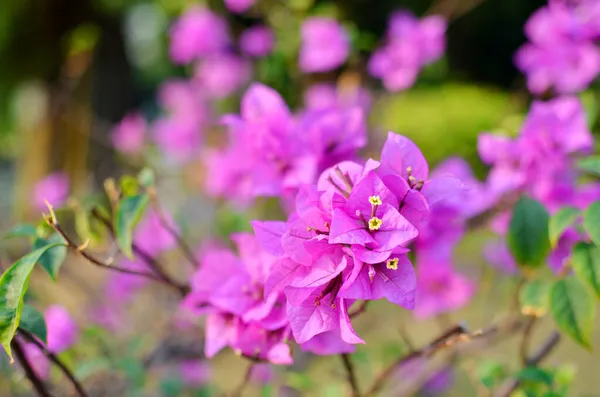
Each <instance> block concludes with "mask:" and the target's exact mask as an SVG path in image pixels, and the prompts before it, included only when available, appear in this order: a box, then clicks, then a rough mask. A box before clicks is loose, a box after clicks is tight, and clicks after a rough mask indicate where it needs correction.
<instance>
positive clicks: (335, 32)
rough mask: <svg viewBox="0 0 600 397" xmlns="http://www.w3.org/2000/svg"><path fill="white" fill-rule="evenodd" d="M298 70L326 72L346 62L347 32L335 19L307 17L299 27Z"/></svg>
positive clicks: (348, 50)
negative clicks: (300, 42) (300, 41)
mask: <svg viewBox="0 0 600 397" xmlns="http://www.w3.org/2000/svg"><path fill="white" fill-rule="evenodd" d="M301 37H302V45H301V47H300V58H299V63H300V70H302V71H303V72H306V73H314V72H328V71H330V70H333V69H335V68H337V67H339V66H341V65H342V64H343V63H344V62H346V58H348V54H349V53H350V38H349V37H348V32H347V31H346V29H345V28H344V27H342V25H340V24H339V22H337V21H336V20H335V19H332V18H324V17H311V18H307V19H306V20H305V21H304V23H303V24H302V29H301Z"/></svg>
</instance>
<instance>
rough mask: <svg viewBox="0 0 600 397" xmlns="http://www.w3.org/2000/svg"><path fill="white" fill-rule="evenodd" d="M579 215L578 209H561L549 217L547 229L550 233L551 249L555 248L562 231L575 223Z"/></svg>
mask: <svg viewBox="0 0 600 397" xmlns="http://www.w3.org/2000/svg"><path fill="white" fill-rule="evenodd" d="M580 213H581V212H580V211H579V209H578V208H575V207H563V208H561V209H560V210H558V212H557V213H556V214H554V215H552V217H550V224H549V226H548V229H549V233H550V243H551V244H552V246H553V247H554V246H556V244H557V243H558V239H559V238H560V236H562V234H563V233H564V231H565V230H566V229H567V228H568V227H569V226H571V225H572V224H573V223H574V222H575V220H576V219H577V217H579V215H580Z"/></svg>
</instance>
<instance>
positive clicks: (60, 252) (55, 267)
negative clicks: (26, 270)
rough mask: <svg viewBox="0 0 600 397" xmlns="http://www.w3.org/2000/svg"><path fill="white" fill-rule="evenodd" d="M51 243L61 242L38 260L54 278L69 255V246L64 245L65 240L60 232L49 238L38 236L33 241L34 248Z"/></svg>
mask: <svg viewBox="0 0 600 397" xmlns="http://www.w3.org/2000/svg"><path fill="white" fill-rule="evenodd" d="M49 244H60V245H57V246H55V247H54V248H50V249H49V250H48V251H46V252H45V253H44V254H43V255H42V256H41V257H40V259H39V260H38V262H39V263H40V265H42V267H43V268H44V270H45V271H46V272H47V273H48V274H49V275H50V277H51V278H52V279H53V280H56V278H57V277H58V272H59V270H60V267H61V266H62V264H63V262H64V261H65V258H66V257H67V247H66V246H65V245H64V244H65V240H64V239H63V238H62V236H61V235H60V234H58V233H54V234H53V235H51V236H50V237H49V238H48V239H44V238H36V239H35V241H34V242H33V249H34V250H35V249H38V248H42V247H45V246H46V245H49Z"/></svg>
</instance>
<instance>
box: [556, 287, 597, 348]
mask: <svg viewBox="0 0 600 397" xmlns="http://www.w3.org/2000/svg"><path fill="white" fill-rule="evenodd" d="M550 310H551V312H552V316H553V317H554V321H555V322H556V325H557V327H558V328H559V329H560V330H561V331H562V332H563V333H565V334H567V335H568V336H569V337H571V338H572V339H573V340H574V341H575V342H577V343H578V344H580V345H582V346H583V347H585V348H586V349H588V350H589V349H591V344H590V339H591V335H592V328H593V325H594V315H595V311H594V301H593V298H592V296H591V295H590V293H589V292H588V290H587V289H586V288H585V287H584V286H583V285H582V284H581V283H580V282H579V280H577V279H576V278H574V277H568V278H564V279H562V280H558V281H556V282H555V283H554V285H553V286H552V290H551V291H550Z"/></svg>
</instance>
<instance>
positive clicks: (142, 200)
mask: <svg viewBox="0 0 600 397" xmlns="http://www.w3.org/2000/svg"><path fill="white" fill-rule="evenodd" d="M149 201H150V198H149V196H148V195H146V194H137V195H135V196H131V197H126V198H124V199H123V200H121V201H120V202H119V206H118V208H117V213H116V216H115V234H116V237H117V243H118V244H119V248H121V251H122V252H123V253H124V254H125V255H126V256H127V257H129V258H133V251H132V249H131V244H132V241H133V229H134V228H135V225H137V223H138V222H139V221H140V219H141V217H142V215H143V213H144V210H145V209H146V207H147V206H148V203H149Z"/></svg>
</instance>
